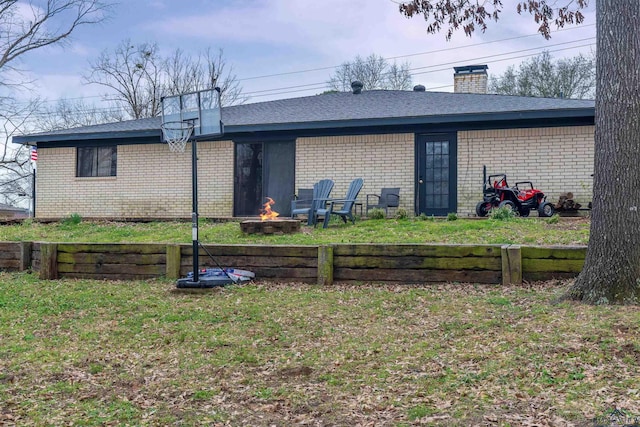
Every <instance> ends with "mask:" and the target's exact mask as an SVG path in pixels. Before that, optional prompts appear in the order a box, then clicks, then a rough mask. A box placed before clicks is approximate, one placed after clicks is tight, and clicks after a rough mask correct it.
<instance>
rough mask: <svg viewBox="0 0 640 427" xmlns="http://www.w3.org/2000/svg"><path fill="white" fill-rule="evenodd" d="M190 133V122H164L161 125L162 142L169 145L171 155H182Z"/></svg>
mask: <svg viewBox="0 0 640 427" xmlns="http://www.w3.org/2000/svg"><path fill="white" fill-rule="evenodd" d="M192 132H193V123H190V122H166V123H163V124H162V134H163V136H164V140H165V141H166V142H167V145H169V151H171V152H172V153H184V150H185V148H186V147H187V141H189V138H190V137H191V133H192Z"/></svg>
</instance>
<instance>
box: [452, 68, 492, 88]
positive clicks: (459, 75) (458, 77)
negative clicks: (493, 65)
mask: <svg viewBox="0 0 640 427" xmlns="http://www.w3.org/2000/svg"><path fill="white" fill-rule="evenodd" d="M487 68H489V67H488V66H486V65H466V66H464V67H453V69H454V70H455V73H454V74H453V91H454V92H455V93H487V83H488V76H487Z"/></svg>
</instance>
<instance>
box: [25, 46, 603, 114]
mask: <svg viewBox="0 0 640 427" xmlns="http://www.w3.org/2000/svg"><path fill="white" fill-rule="evenodd" d="M522 37H528V36H521V37H515V38H522ZM511 39H513V38H510V39H505V40H511ZM594 39H595V37H588V38H584V39H578V40H574V41H570V42H562V43H556V44H552V45H547V46H540V47H533V48H528V49H519V50H515V51H510V52H504V53H496V54H492V55H486V56H482V57H476V58H469V59H463V60H462V59H461V60H457V61H452V62H447V63H439V64H434V65H428V66H423V67H416V68H411V69H409V71H410V74H411V76H412V77H413V76H416V75H423V74H431V73H436V72H442V71H446V70H448V69H449V68H450V67H447V68H437V67H444V66H450V65H454V64H460V63H470V62H474V61H480V60H483V61H484V60H487V61H486V62H488V63H489V64H492V63H496V62H504V61H509V60H513V59H520V58H527V57H531V56H535V55H538V54H539V52H538V51H540V50H547V51H548V52H550V53H552V52H560V51H566V50H571V49H578V48H582V47H593V46H595V44H594V43H589V44H582V45H577V46H569V47H565V48H560V49H548V48H549V47H554V46H565V45H567V44H572V43H578V42H581V41H589V40H594ZM493 42H495V41H492V42H486V43H478V44H476V45H481V44H488V43H493ZM476 45H474V46H476ZM454 49H456V48H453V49H451V50H454ZM443 50H444V51H447V49H443ZM443 50H436V51H431V52H430V53H433V52H440V51H443ZM531 51H536V52H535V53H529V54H525V55H518V56H511V57H508V58H501V59H492V58H499V57H501V56H505V55H513V54H518V53H522V52H531ZM426 53H427V52H425V53H423V54H426ZM416 55H417V54H416ZM325 68H326V69H330V68H334V67H325ZM424 69H433V70H430V71H418V70H424ZM300 72H304V71H300ZM292 73H297V72H292ZM292 73H284V74H281V75H286V74H292ZM272 76H273V75H272ZM264 77H269V76H264ZM243 80H247V79H243ZM450 86H452V85H445V86H439V87H438V88H445V87H450ZM325 89H330V86H329V85H328V84H327V82H316V83H308V84H302V85H295V86H285V87H277V88H271V89H262V90H255V91H251V92H246V93H243V95H246V96H251V97H253V98H260V97H264V96H277V95H286V94H291V93H300V92H309V91H318V90H325ZM433 89H436V88H429V90H433ZM96 97H97V96H96ZM100 97H102V96H100ZM85 98H89V97H85ZM67 99H84V98H82V97H78V98H67ZM92 110H93V111H94V112H95V113H120V112H122V111H123V110H124V109H121V108H117V107H105V108H94V109H92ZM49 115H50V113H47V112H35V113H31V116H33V117H47V116H49ZM25 117H26V116H25Z"/></svg>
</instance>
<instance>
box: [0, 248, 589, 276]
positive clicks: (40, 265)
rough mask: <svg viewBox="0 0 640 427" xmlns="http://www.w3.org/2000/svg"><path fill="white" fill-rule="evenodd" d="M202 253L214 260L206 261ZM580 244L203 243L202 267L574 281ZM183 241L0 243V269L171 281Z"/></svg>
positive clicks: (186, 252) (182, 269) (187, 263)
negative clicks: (179, 242) (567, 279)
mask: <svg viewBox="0 0 640 427" xmlns="http://www.w3.org/2000/svg"><path fill="white" fill-rule="evenodd" d="M209 254H211V255H212V256H213V258H214V259H215V261H214V260H212V259H211V258H210V257H209ZM585 255H586V247H582V246H580V247H540V246H519V245H436V244H396V245H385V244H335V245H323V246H314V245H298V246H274V245H206V246H205V247H204V248H201V249H200V252H199V257H200V258H199V259H200V266H201V268H205V267H217V266H218V264H219V265H221V266H224V267H227V266H232V267H237V268H240V269H243V270H250V271H253V272H254V273H256V277H258V278H259V279H267V280H279V281H299V282H306V283H318V284H322V285H330V284H332V283H333V282H334V281H338V282H390V283H427V282H471V283H495V284H498V283H502V284H519V283H522V281H523V280H524V281H537V280H549V279H554V278H555V279H564V278H570V277H575V276H577V275H578V273H580V271H581V269H582V266H583V264H584V258H585ZM192 263H193V249H192V246H191V245H186V244H152V243H149V244H146V243H138V244H121V243H113V244H104V243H100V244H97V243H40V242H33V243H31V242H0V270H7V271H21V270H27V269H32V270H33V271H38V272H39V273H40V277H41V278H42V279H56V278H59V277H72V278H88V279H108V280H137V279H147V278H156V277H167V278H171V279H177V278H179V277H184V276H185V275H186V274H187V272H189V271H191V270H192Z"/></svg>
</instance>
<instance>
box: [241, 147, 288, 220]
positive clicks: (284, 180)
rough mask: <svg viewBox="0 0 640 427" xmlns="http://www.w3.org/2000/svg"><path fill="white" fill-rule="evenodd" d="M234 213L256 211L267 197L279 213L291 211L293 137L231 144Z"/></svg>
mask: <svg viewBox="0 0 640 427" xmlns="http://www.w3.org/2000/svg"><path fill="white" fill-rule="evenodd" d="M235 151H236V152H235V184H234V186H235V188H234V216H256V215H258V214H260V211H261V209H262V206H263V204H264V203H265V202H266V198H267V197H271V198H272V199H273V200H274V201H275V202H276V203H275V205H273V206H272V207H271V208H272V209H273V210H274V211H276V212H278V213H279V214H280V216H289V215H290V214H291V197H292V196H293V194H294V192H295V191H294V185H295V160H296V159H295V141H273V142H258V143H255V142H238V143H236V144H235Z"/></svg>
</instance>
